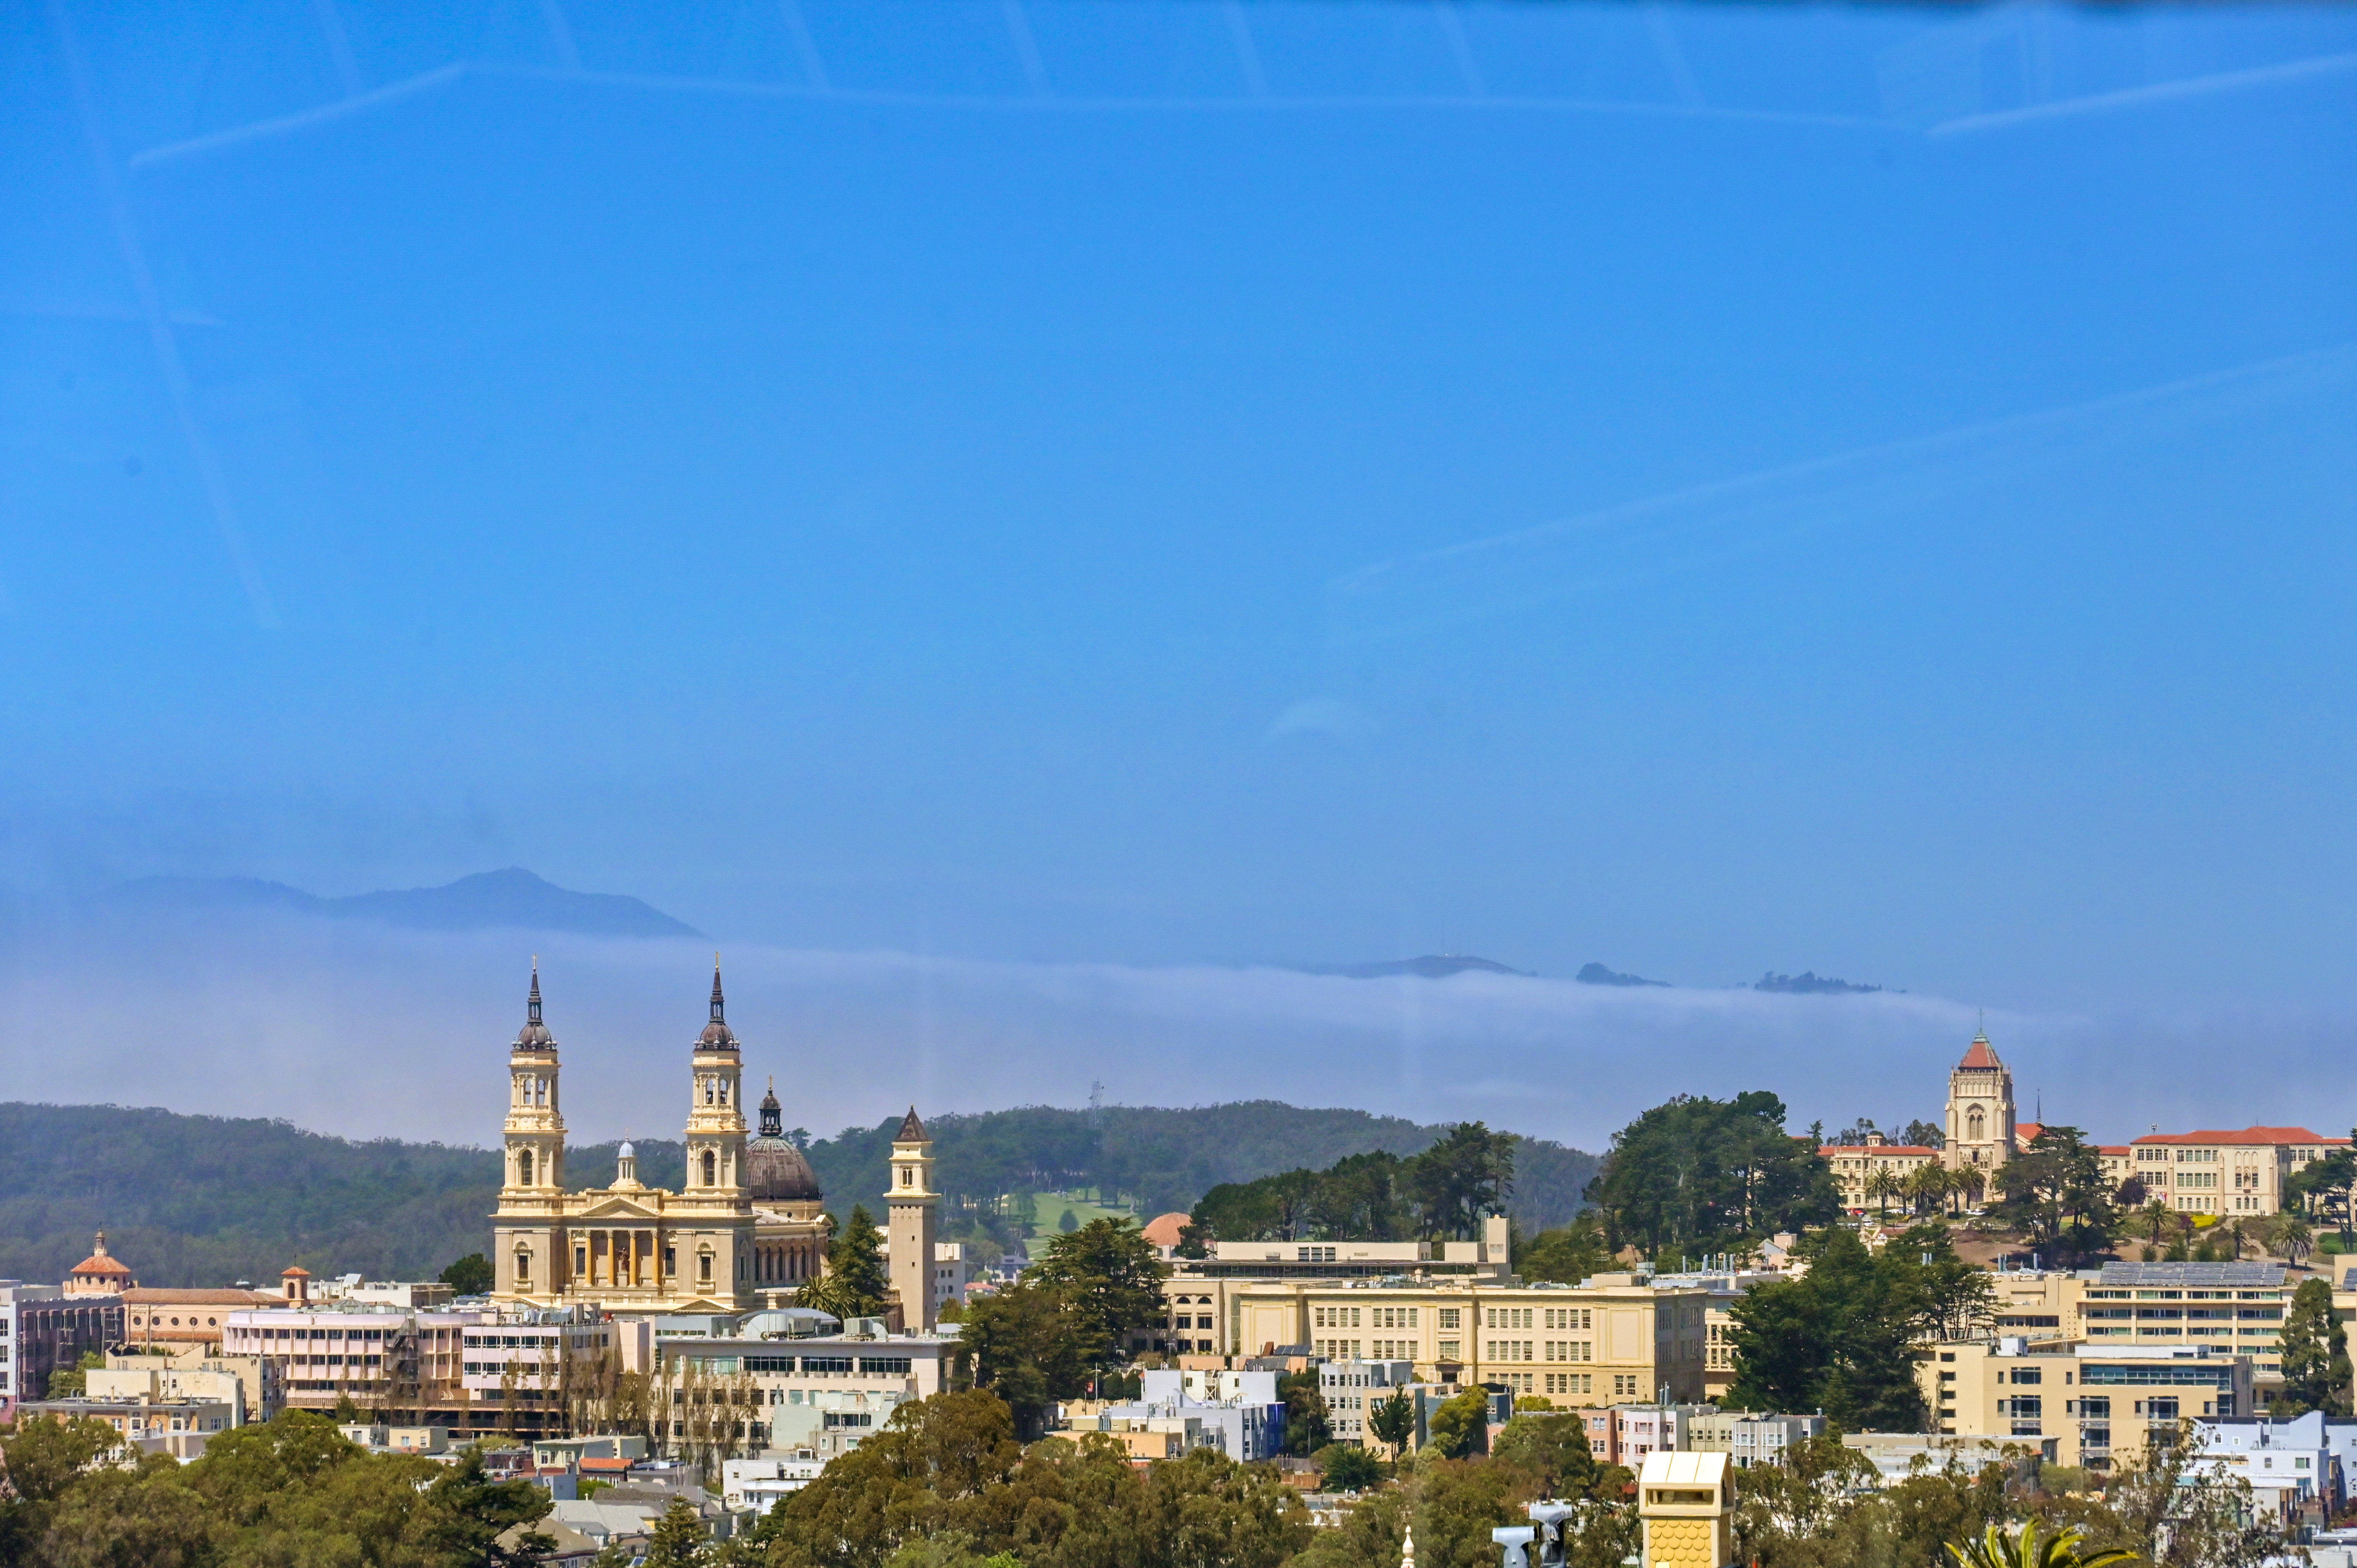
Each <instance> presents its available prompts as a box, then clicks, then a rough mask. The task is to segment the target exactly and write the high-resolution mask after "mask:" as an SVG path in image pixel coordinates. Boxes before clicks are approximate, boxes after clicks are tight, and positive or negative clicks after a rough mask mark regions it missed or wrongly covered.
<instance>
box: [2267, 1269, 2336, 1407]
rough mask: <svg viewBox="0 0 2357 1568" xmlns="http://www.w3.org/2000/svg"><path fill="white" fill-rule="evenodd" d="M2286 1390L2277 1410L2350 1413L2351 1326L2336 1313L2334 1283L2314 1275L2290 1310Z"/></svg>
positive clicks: (2284, 1340)
mask: <svg viewBox="0 0 2357 1568" xmlns="http://www.w3.org/2000/svg"><path fill="white" fill-rule="evenodd" d="M2280 1343H2281V1345H2282V1347H2283V1378H2284V1390H2283V1392H2282V1393H2281V1394H2279V1395H2277V1396H2276V1412H2278V1413H2280V1414H2284V1415H2303V1414H2306V1413H2307V1412H2309V1411H2311V1410H2320V1411H2322V1412H2324V1413H2325V1414H2327V1415H2347V1414H2348V1413H2349V1332H2348V1330H2346V1329H2344V1328H2342V1327H2341V1320H2340V1319H2339V1318H2338V1317H2335V1316H2333V1314H2332V1286H2331V1285H2330V1284H2329V1283H2326V1282H2324V1281H2323V1280H2308V1281H2306V1282H2304V1283H2302V1284H2301V1285H2300V1287H2299V1289H2298V1290H2297V1291H2294V1292H2293V1293H2292V1298H2291V1310H2290V1311H2288V1312H2287V1313H2285V1314H2284V1325H2283V1337H2282V1339H2281V1341H2280Z"/></svg>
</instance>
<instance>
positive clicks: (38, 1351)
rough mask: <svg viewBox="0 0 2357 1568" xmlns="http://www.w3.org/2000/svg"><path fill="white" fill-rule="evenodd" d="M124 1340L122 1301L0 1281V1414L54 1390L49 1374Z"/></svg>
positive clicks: (60, 1289)
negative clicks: (51, 1388)
mask: <svg viewBox="0 0 2357 1568" xmlns="http://www.w3.org/2000/svg"><path fill="white" fill-rule="evenodd" d="M122 1339H123V1299H122V1297H120V1296H113V1295H97V1294H91V1293H89V1292H83V1293H81V1294H73V1295H69V1294H66V1292H65V1291H64V1290H63V1289H62V1288H61V1287H59V1286H57V1285H34V1284H26V1283H22V1282H20V1281H16V1280H0V1416H12V1415H13V1414H14V1412H15V1411H16V1406H17V1405H18V1404H19V1403H20V1402H23V1401H26V1400H34V1399H39V1398H41V1397H42V1396H43V1395H45V1394H47V1393H48V1391H49V1378H50V1375H51V1374H52V1373H54V1372H56V1371H57V1370H58V1369H59V1368H61V1367H62V1368H68V1369H70V1368H72V1367H74V1366H75V1365H77V1364H78V1363H79V1362H80V1361H81V1359H82V1358H83V1357H84V1356H88V1355H93V1354H98V1353H102V1352H103V1351H104V1350H105V1349H106V1348H107V1347H108V1346H110V1345H114V1344H119V1343H120V1342H121V1341H122Z"/></svg>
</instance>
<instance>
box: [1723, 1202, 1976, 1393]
mask: <svg viewBox="0 0 2357 1568" xmlns="http://www.w3.org/2000/svg"><path fill="white" fill-rule="evenodd" d="M1925 1229H1927V1230H1928V1229H1931V1228H1928V1227H1927V1228H1925ZM1812 1240H1813V1251H1814V1256H1813V1258H1812V1260H1811V1262H1810V1266H1809V1272H1808V1273H1806V1274H1803V1276H1802V1277H1800V1278H1799V1279H1796V1280H1778V1281H1772V1282H1770V1283H1765V1284H1760V1285H1756V1286H1754V1287H1752V1288H1751V1289H1750V1290H1749V1291H1747V1292H1746V1293H1745V1294H1744V1295H1743V1297H1742V1299H1741V1300H1739V1301H1738V1302H1736V1303H1735V1304H1734V1305H1732V1306H1731V1307H1729V1309H1728V1316H1730V1317H1732V1318H1733V1319H1734V1322H1735V1327H1734V1329H1733V1339H1734V1347H1735V1366H1736V1376H1735V1380H1734V1383H1733V1384H1732V1385H1731V1386H1730V1387H1729V1388H1728V1390H1727V1402H1728V1403H1729V1404H1731V1405H1734V1406H1736V1407H1737V1408H1739V1409H1748V1410H1788V1411H1789V1410H1822V1411H1824V1412H1825V1414H1826V1415H1828V1416H1830V1417H1831V1418H1833V1420H1834V1421H1835V1422H1836V1423H1839V1424H1840V1425H1842V1426H1845V1427H1846V1428H1848V1429H1850V1430H1852V1431H1856V1430H1859V1429H1862V1428H1874V1429H1877V1430H1880V1431H1885V1432H1912V1431H1915V1430H1917V1429H1918V1428H1919V1427H1920V1426H1921V1422H1922V1418H1923V1396H1922V1392H1921V1390H1920V1389H1919V1388H1918V1387H1917V1386H1916V1382H1915V1360H1916V1351H1915V1349H1914V1342H1915V1340H1916V1339H1917V1337H1919V1336H1920V1335H1921V1334H1922V1333H1923V1332H1924V1331H1925V1330H1926V1329H1927V1328H1928V1327H1929V1326H1931V1323H1932V1317H1933V1314H1934V1313H1935V1311H1936V1310H1938V1309H1937V1307H1936V1305H1935V1300H1934V1283H1935V1281H1936V1278H1937V1276H1936V1274H1935V1273H1934V1271H1933V1270H1932V1268H1928V1267H1926V1266H1925V1265H1923V1264H1922V1263H1921V1262H1920V1253H1919V1254H1914V1255H1910V1254H1909V1253H1908V1252H1907V1251H1905V1243H1904V1242H1894V1243H1892V1244H1891V1245H1890V1246H1889V1247H1888V1248H1886V1249H1885V1250H1884V1251H1883V1252H1882V1253H1881V1255H1880V1256H1877V1255H1875V1254H1873V1253H1870V1252H1868V1251H1867V1249H1866V1245H1865V1243H1864V1242H1862V1241H1860V1240H1858V1239H1857V1234H1856V1233H1855V1232H1854V1231H1851V1230H1847V1229H1846V1228H1842V1227H1836V1228H1835V1229H1834V1230H1830V1231H1827V1232H1825V1233H1824V1234H1823V1235H1822V1237H1819V1238H1813V1239H1812Z"/></svg>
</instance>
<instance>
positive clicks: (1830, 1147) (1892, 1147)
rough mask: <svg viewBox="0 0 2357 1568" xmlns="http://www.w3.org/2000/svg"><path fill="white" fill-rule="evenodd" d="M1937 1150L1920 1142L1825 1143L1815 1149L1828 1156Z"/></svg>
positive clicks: (1911, 1153)
mask: <svg viewBox="0 0 2357 1568" xmlns="http://www.w3.org/2000/svg"><path fill="white" fill-rule="evenodd" d="M1939 1152H1940V1151H1939V1150H1937V1149H1930V1148H1925V1147H1924V1146H1923V1145H1922V1144H1824V1145H1822V1146H1820V1147H1819V1148H1818V1150H1817V1153H1819V1154H1821V1155H1825V1156H1827V1157H1828V1158H1830V1157H1831V1156H1833V1155H1936V1154H1938V1153H1939Z"/></svg>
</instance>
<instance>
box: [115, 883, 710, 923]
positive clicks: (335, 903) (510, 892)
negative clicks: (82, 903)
mask: <svg viewBox="0 0 2357 1568" xmlns="http://www.w3.org/2000/svg"><path fill="white" fill-rule="evenodd" d="M106 897H107V898H108V900H109V901H110V902H113V903H116V904H128V905H132V906H135V907H139V908H154V909H285V910H288V911H291V912H294V913H296V914H306V915H319V916H324V917H326V918H329V919H345V920H353V919H357V920H374V921H377V922H378V923H380V924H382V925H388V926H404V927H407V928H409V929H414V930H425V931H479V930H487V929H493V928H497V927H503V926H512V927H518V928H521V929H527V930H538V931H569V932H573V933H576V934H577V935H582V936H597V937H701V936H702V935H703V934H704V933H703V932H701V931H699V930H697V929H695V928H694V926H691V925H689V924H687V923H686V922H685V921H684V920H676V919H673V918H672V917H671V916H669V915H666V914H664V913H663V912H662V910H661V909H658V908H655V907H654V906H653V905H651V904H649V903H648V902H646V901H645V900H644V899H642V898H633V897H630V896H629V895H628V894H625V893H576V892H575V891H574V890H573V889H571V888H569V887H559V886H556V885H555V884H554V883H553V882H549V881H546V880H544V879H543V878H542V877H539V876H537V875H533V873H532V872H529V871H527V870H525V869H524V868H523V867H522V866H520V865H511V866H509V867H507V868H506V869H504V870H501V871H479V872H477V873H476V874H475V875H472V876H461V877H460V878H458V880H457V881H456V882H448V883H445V884H443V885H442V886H439V887H409V888H402V889H398V890H381V891H378V892H374V893H355V894H352V895H350V897H342V898H323V897H319V896H318V895H317V894H316V893H306V892H304V891H303V890H302V889H301V888H299V887H289V886H286V885H285V883H283V882H264V881H262V880H260V879H258V878H255V877H250V876H229V877H211V878H208V877H192V876H148V877H142V878H141V879H139V880H138V881H135V882H125V883H123V884H121V885H120V886H115V887H113V888H110V889H108V890H107V894H106Z"/></svg>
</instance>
